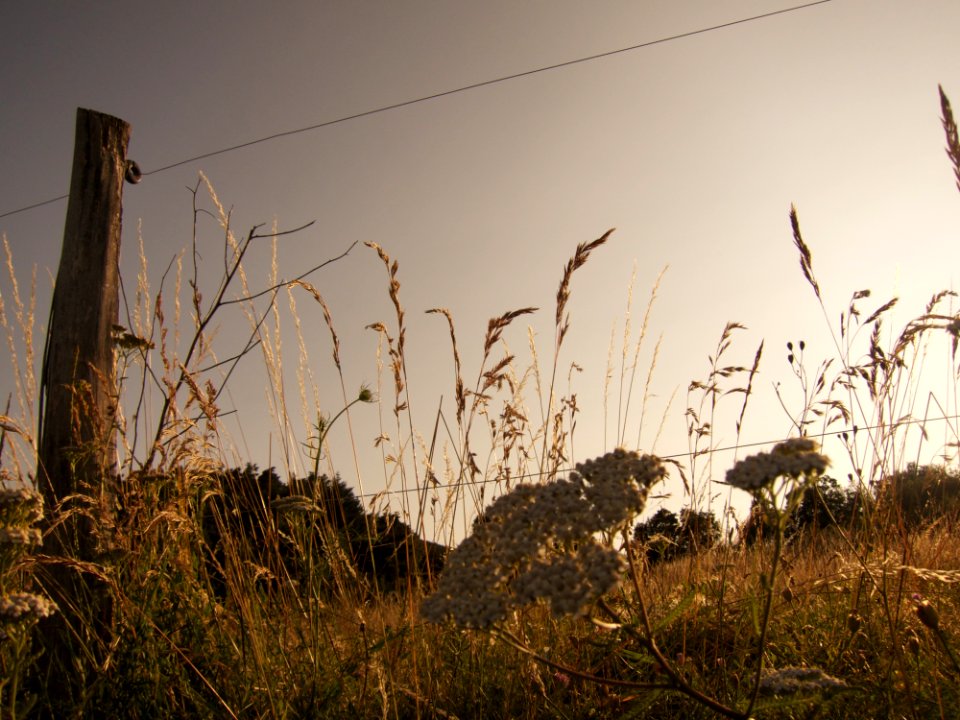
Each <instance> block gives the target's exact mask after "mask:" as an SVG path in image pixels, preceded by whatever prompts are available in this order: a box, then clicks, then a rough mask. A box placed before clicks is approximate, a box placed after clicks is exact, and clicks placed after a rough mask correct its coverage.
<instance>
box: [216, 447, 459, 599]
mask: <svg viewBox="0 0 960 720" xmlns="http://www.w3.org/2000/svg"><path fill="white" fill-rule="evenodd" d="M210 486H211V489H210V491H209V492H208V493H207V495H206V496H205V501H204V503H203V511H202V528H203V540H204V548H205V552H206V556H207V560H208V562H207V563H206V567H207V569H208V574H209V576H210V583H211V586H212V587H213V589H214V591H215V592H216V593H217V594H218V595H220V596H221V597H222V596H225V595H226V590H227V586H228V584H229V583H228V580H227V578H228V577H230V573H236V572H244V573H248V574H249V573H251V572H252V573H254V575H255V576H256V577H257V578H258V584H259V585H261V586H262V587H265V588H269V587H271V586H272V585H275V584H276V583H277V582H283V581H285V580H291V581H293V582H294V583H297V584H299V583H300V582H302V581H303V580H305V579H306V575H307V574H308V573H309V572H311V571H312V573H313V575H312V576H311V577H312V579H313V580H314V581H317V580H318V579H319V580H320V581H321V582H324V583H326V582H328V581H329V579H330V577H329V576H330V563H331V562H332V560H331V558H329V557H326V553H327V552H329V551H330V550H333V549H334V548H335V549H336V555H337V558H336V561H335V562H341V561H344V560H345V561H347V562H349V563H350V566H351V568H352V569H353V570H355V571H356V572H358V573H359V574H360V575H361V576H362V577H364V578H365V579H366V580H367V581H368V582H369V583H370V584H371V585H372V586H375V587H376V588H377V589H379V590H381V591H389V590H393V589H397V588H398V587H400V586H401V585H402V584H403V583H405V582H406V581H407V580H408V579H410V580H412V581H413V582H418V578H419V577H420V576H423V575H427V574H430V575H433V574H436V573H438V572H439V571H440V568H441V567H442V564H443V560H444V557H445V553H446V549H445V548H444V547H443V546H441V545H439V544H437V543H433V542H429V541H424V540H421V539H420V538H419V537H417V535H416V534H415V533H414V532H413V531H412V530H411V529H410V527H409V526H408V525H407V524H406V523H404V522H403V521H402V520H400V519H399V518H398V517H397V516H396V515H393V514H386V515H384V514H379V515H378V514H372V513H367V512H366V511H365V510H364V507H363V504H362V503H361V502H360V500H359V498H357V496H356V495H355V494H354V492H353V490H352V489H351V488H350V487H348V486H347V485H346V484H345V483H344V482H343V481H342V480H341V479H340V478H339V477H334V478H333V479H330V478H328V477H327V476H326V475H321V476H320V477H319V478H317V477H316V476H314V475H313V474H311V475H310V476H308V477H307V478H302V479H298V478H293V479H291V480H290V482H289V483H284V482H282V481H281V480H280V479H279V477H278V476H277V474H276V473H275V472H274V470H273V469H272V468H271V469H269V470H264V471H263V472H259V473H258V470H257V468H256V466H254V465H250V464H248V465H247V466H246V467H245V468H244V469H243V470H240V469H239V468H235V469H233V470H227V471H225V472H223V473H219V474H217V475H215V476H213V477H212V478H211V483H210ZM324 577H326V580H324ZM330 587H332V585H331V586H330Z"/></svg>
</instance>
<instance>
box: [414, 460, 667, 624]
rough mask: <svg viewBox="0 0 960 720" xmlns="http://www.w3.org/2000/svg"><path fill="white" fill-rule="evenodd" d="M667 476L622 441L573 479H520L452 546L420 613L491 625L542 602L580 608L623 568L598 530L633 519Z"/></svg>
mask: <svg viewBox="0 0 960 720" xmlns="http://www.w3.org/2000/svg"><path fill="white" fill-rule="evenodd" d="M665 475H666V470H665V469H664V467H663V465H662V464H661V462H660V460H659V459H658V458H656V457H653V456H651V455H640V454H639V453H636V452H630V451H627V450H624V449H622V448H621V449H617V450H614V451H613V452H610V453H607V454H606V455H603V456H602V457H599V458H596V459H594V460H589V461H587V462H584V463H581V464H578V465H577V466H576V471H575V472H572V473H570V475H569V477H568V478H567V479H562V478H561V479H558V480H556V481H554V482H550V483H547V484H544V485H520V486H517V487H516V488H514V490H513V491H511V492H510V493H508V494H506V495H502V496H500V497H499V498H497V500H496V501H495V502H494V503H493V504H492V505H491V506H490V507H489V508H488V509H487V511H486V512H485V513H484V515H483V516H482V517H481V518H480V519H479V520H478V522H477V524H476V527H475V529H474V532H473V534H472V535H471V536H470V537H468V538H467V539H466V540H464V541H463V542H462V543H461V544H460V545H459V546H458V547H457V548H456V550H454V551H453V553H451V555H450V557H449V559H448V561H447V567H446V570H445V571H444V573H443V574H442V575H441V576H440V581H439V584H438V587H437V591H436V592H435V593H434V594H433V595H431V596H430V597H428V598H426V599H425V600H424V601H423V604H422V606H421V609H420V612H421V615H422V616H423V617H424V618H426V619H427V620H429V621H430V622H434V623H442V622H444V621H446V620H452V621H453V622H454V623H455V624H457V625H459V626H461V627H468V628H480V629H486V628H490V627H492V626H493V625H494V624H496V623H497V622H500V621H502V620H503V619H505V618H506V616H507V614H508V613H509V612H510V611H511V610H513V609H514V608H517V607H520V606H523V605H527V604H529V603H533V602H535V601H537V600H542V601H545V602H547V603H548V604H549V605H550V608H551V610H552V612H553V613H555V614H556V615H576V614H579V613H580V612H582V611H583V609H584V608H585V607H586V606H588V605H589V604H590V603H592V602H593V601H595V600H596V599H598V598H599V597H601V596H602V595H603V594H604V593H607V592H609V591H610V590H611V589H612V588H613V587H615V586H616V584H617V582H619V579H620V576H621V575H622V573H623V570H624V561H623V559H622V558H621V556H620V554H619V553H618V552H617V551H616V550H613V549H612V548H610V547H608V546H606V545H603V544H601V543H599V542H598V541H597V540H596V539H595V538H594V535H595V534H596V533H599V532H601V531H606V532H611V531H615V530H617V529H620V528H622V527H624V526H625V525H626V524H627V523H629V521H630V520H631V519H632V518H633V517H635V516H636V515H637V514H638V513H640V512H641V511H642V510H643V507H644V505H645V503H646V499H647V493H648V491H649V488H650V486H651V485H653V484H654V483H655V482H657V481H659V480H661V479H662V478H663V477H664V476H665Z"/></svg>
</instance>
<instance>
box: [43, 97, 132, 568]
mask: <svg viewBox="0 0 960 720" xmlns="http://www.w3.org/2000/svg"><path fill="white" fill-rule="evenodd" d="M129 140H130V126H129V125H128V124H127V123H126V122H124V121H123V120H120V119H119V118H115V117H111V116H109V115H104V114H103V113H99V112H94V111H92V110H85V109H83V108H78V109H77V125H76V139H75V145H74V154H73V171H72V175H71V179H70V199H69V204H68V206H67V219H66V223H65V226H64V231H63V249H62V251H61V253H60V267H59V270H58V271H57V280H56V286H55V289H54V293H53V302H52V304H51V311H50V323H49V325H48V327H47V344H46V349H45V351H44V359H43V370H42V375H41V398H40V427H39V428H38V431H39V437H40V446H39V458H38V460H39V462H38V467H37V479H38V485H39V488H40V490H41V492H42V493H43V495H44V499H45V501H46V502H47V507H48V508H53V507H55V506H56V504H57V503H59V502H60V501H61V500H63V498H65V497H67V496H69V495H71V494H73V493H75V492H76V491H77V490H78V489H79V487H80V486H86V487H87V489H88V490H89V489H93V488H95V487H97V486H99V485H100V484H102V483H103V482H104V481H107V482H111V481H112V476H113V474H114V465H115V455H116V446H115V437H114V432H113V424H114V413H115V410H116V392H117V391H116V382H115V378H114V360H113V343H112V329H113V325H114V324H116V322H117V316H118V310H119V294H118V288H119V269H118V265H117V263H118V260H119V257H120V229H121V200H122V195H123V180H124V173H125V171H126V165H127V143H128V142H129ZM108 478H109V480H108ZM75 530H79V531H80V534H79V535H77V536H75V537H73V538H69V539H68V538H66V537H63V533H54V536H53V537H52V538H51V539H52V540H53V544H54V547H53V548H50V549H52V550H68V549H69V550H71V551H76V550H80V551H81V555H83V554H85V553H84V550H89V548H86V547H85V545H86V542H85V541H86V540H87V539H88V537H89V533H86V532H83V531H82V530H81V528H75ZM72 541H80V544H79V546H77V545H73V542H72ZM64 542H69V543H70V545H71V546H72V547H69V548H67V547H57V545H62V544H63V543H64ZM80 559H87V558H80Z"/></svg>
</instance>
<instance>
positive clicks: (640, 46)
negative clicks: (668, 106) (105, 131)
mask: <svg viewBox="0 0 960 720" xmlns="http://www.w3.org/2000/svg"><path fill="white" fill-rule="evenodd" d="M832 1H833V0H815V1H814V2H808V3H805V4H803V5H794V6H793V7H788V8H783V9H781V10H773V11H771V12H767V13H762V14H760V15H752V16H750V17H746V18H740V19H739V20H731V21H730V22H726V23H721V24H719V25H711V26H710V27H705V28H700V29H698V30H690V31H688V32H683V33H678V34H676V35H670V36H668V37H662V38H658V39H657V40H648V41H647V42H642V43H637V44H636V45H630V46H629V47H623V48H619V49H617V50H608V51H606V52H602V53H596V54H594V55H587V56H585V57H580V58H576V59H574V60H566V61H564V62H559V63H554V64H553V65H544V66H543V67H539V68H534V69H532V70H524V71H522V72H518V73H513V74H511V75H504V76H502V77H497V78H493V79H491V80H483V81H481V82H476V83H472V84H470V85H462V86H460V87H457V88H454V89H452V90H443V91H441V92H437V93H433V94H432V95H424V96H423V97H418V98H414V99H412V100H404V101H403V102H398V103H393V104H390V105H383V106H380V107H377V108H373V109H372V110H364V111H363V112H358V113H354V114H353V115H344V116H343V117H339V118H336V119H334V120H326V121H324V122H320V123H316V124H314V125H307V126H306V127H301V128H297V129H295V130H284V131H282V132H278V133H273V134H272V135H266V136H264V137H261V138H257V139H256V140H249V141H247V142H243V143H240V144H239V145H231V146H230V147H225V148H221V149H219V150H212V151H210V152H206V153H202V154H200V155H194V156H193V157H190V158H187V159H186V160H179V161H177V162H174V163H170V164H169V165H163V166H162V167H158V168H154V169H153V170H148V171H145V172H143V175H144V176H147V175H156V174H157V173H161V172H164V171H166V170H171V169H173V168H175V167H180V166H181V165H187V164H189V163H192V162H196V161H197V160H205V159H207V158H211V157H215V156H217V155H224V154H226V153H230V152H234V151H236V150H241V149H243V148H248V147H251V146H252V145H259V144H260V143H265V142H269V141H271V140H277V139H278V138H283V137H289V136H291V135H299V134H300V133H305V132H310V131H311V130H319V129H321V128H326V127H330V126H331V125H338V124H340V123H345V122H349V121H351V120H358V119H360V118H364V117H369V116H371V115H377V114H380V113H385V112H389V111H390V110H398V109H400V108H404V107H409V106H410V105H416V104H418V103H423V102H428V101H430V100H437V99H439V98H443V97H448V96H450V95H456V94H458V93H463V92H467V91H469V90H477V89H478V88H482V87H487V86H489V85H496V84H497V83H502V82H507V81H508V80H517V79H519V78H523V77H528V76H530V75H536V74H537V73H542V72H547V71H550V70H559V69H561V68H567V67H570V66H572V65H579V64H581V63H587V62H593V61H595V60H601V59H603V58H608V57H612V56H614V55H619V54H621V53H627V52H633V51H635V50H641V49H643V48H648V47H652V46H654V45H660V44H663V43H668V42H673V41H675V40H682V39H684V38H689V37H693V36H695V35H702V34H704V33H708V32H713V31H714V30H723V29H725V28H729V27H734V26H735V25H743V24H745V23H749V22H754V21H756V20H764V19H766V18H771V17H774V16H776V15H784V14H786V13H791V12H796V11H797V10H805V9H807V8H811V7H814V6H816V5H824V4H826V3H829V2H832ZM67 197H68V196H67V195H61V196H59V197H55V198H51V199H49V200H44V201H42V202H38V203H34V204H32V205H27V206H25V207H22V208H18V209H16V210H9V211H7V212H5V213H2V214H0V218H5V217H9V216H10V215H16V214H17V213H22V212H26V211H27V210H33V209H34V208H38V207H41V206H43V205H48V204H50V203H53V202H57V201H58V200H63V199H65V198H67Z"/></svg>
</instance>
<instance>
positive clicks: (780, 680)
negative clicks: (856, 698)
mask: <svg viewBox="0 0 960 720" xmlns="http://www.w3.org/2000/svg"><path fill="white" fill-rule="evenodd" d="M845 687H847V684H846V683H845V682H843V680H839V679H837V678H835V677H833V676H832V675H828V674H827V673H825V672H824V671H823V670H820V669H819V668H804V667H785V668H780V669H779V670H769V671H767V672H766V673H764V676H763V677H762V678H761V680H760V691H761V692H763V693H767V694H770V695H793V694H794V693H801V692H816V693H822V692H826V691H830V690H840V689H842V688H845Z"/></svg>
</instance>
